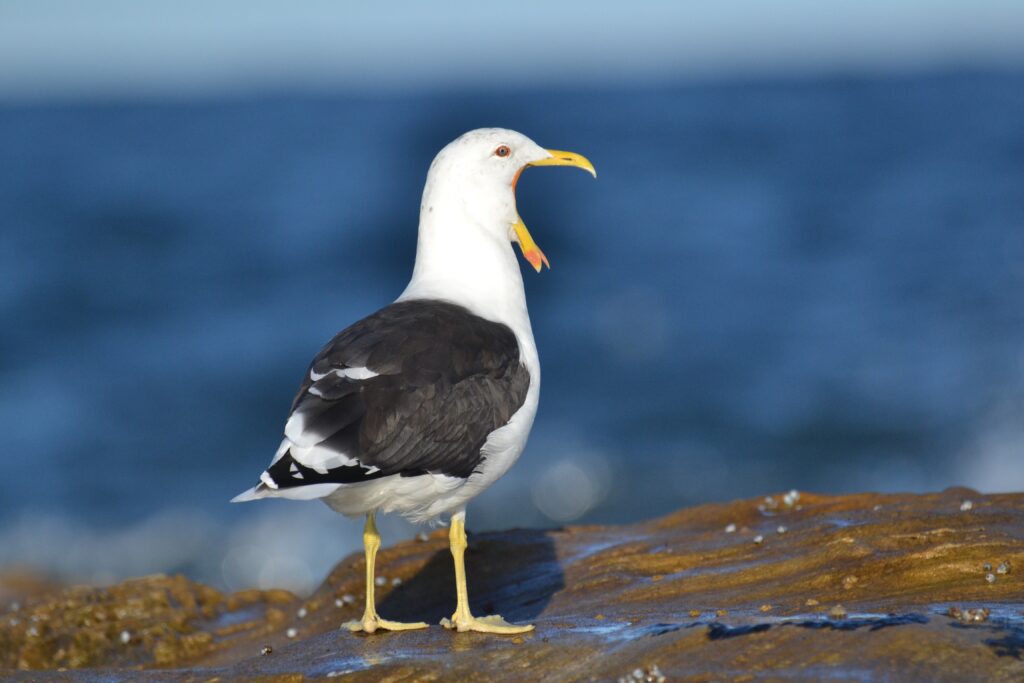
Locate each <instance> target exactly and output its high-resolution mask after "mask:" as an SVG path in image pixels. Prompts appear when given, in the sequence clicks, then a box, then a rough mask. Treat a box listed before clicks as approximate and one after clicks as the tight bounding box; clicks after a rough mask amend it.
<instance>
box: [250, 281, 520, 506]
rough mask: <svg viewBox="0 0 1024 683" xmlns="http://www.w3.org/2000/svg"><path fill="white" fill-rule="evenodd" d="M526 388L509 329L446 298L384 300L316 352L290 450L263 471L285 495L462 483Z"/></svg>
mask: <svg viewBox="0 0 1024 683" xmlns="http://www.w3.org/2000/svg"><path fill="white" fill-rule="evenodd" d="M529 384H530V376H529V372H528V371H527V369H526V367H525V366H524V365H523V364H522V362H521V361H520V358H519V344H518V342H517V341H516V337H515V334H514V333H513V332H512V330H511V329H509V327H508V326H506V325H503V324H501V323H496V322H493V321H489V320H485V319H483V318H480V317H479V316H476V315H474V314H472V313H470V312H469V311H468V310H466V309H465V308H463V307H461V306H457V305H455V304H451V303H447V302H443V301H434V300H416V301H404V302H400V303H395V304H392V305H390V306H388V307H386V308H383V309H381V310H380V311H378V312H377V313H374V314H373V315H371V316H369V317H368V318H364V319H363V320H361V321H359V322H358V323H356V324H354V325H352V326H351V327H349V328H347V329H345V330H344V331H342V332H340V333H339V334H338V335H337V336H335V337H334V339H332V340H331V342H330V343H329V344H327V346H325V347H324V348H323V349H321V351H320V353H318V354H317V356H316V358H315V359H314V360H313V363H312V364H311V365H310V368H309V372H308V373H307V376H306V379H305V381H304V382H303V384H302V387H301V388H300V389H299V393H298V395H297V396H296V397H295V401H294V403H293V404H292V413H291V417H290V418H289V421H288V426H287V427H286V431H285V433H286V435H287V437H288V438H287V441H286V446H287V447H286V448H285V449H284V450H283V451H282V452H281V455H280V457H279V458H277V459H276V460H275V461H274V463H273V464H272V465H271V467H270V468H269V469H268V470H267V472H268V474H269V475H270V477H271V479H272V480H273V481H274V483H276V484H277V485H278V486H279V487H282V488H287V487H292V486H303V485H309V484H319V483H328V482H333V483H354V482H358V481H366V480H368V479H373V478H377V477H382V476H387V475H392V474H400V475H403V476H415V475H420V474H426V473H433V474H446V475H449V476H453V477H468V476H469V475H470V474H472V473H473V472H474V471H476V470H477V469H478V467H479V466H480V463H481V461H482V457H483V456H482V455H481V453H480V449H481V448H482V447H483V445H484V442H485V441H486V440H487V437H488V435H490V433H491V432H493V431H494V430H495V429H497V428H499V427H501V426H503V425H505V424H507V423H508V421H509V419H510V418H511V417H512V415H513V414H514V413H515V412H516V411H517V410H518V409H519V407H520V406H522V404H523V401H524V400H525V399H526V392H527V389H528V388H529ZM288 442H291V445H288Z"/></svg>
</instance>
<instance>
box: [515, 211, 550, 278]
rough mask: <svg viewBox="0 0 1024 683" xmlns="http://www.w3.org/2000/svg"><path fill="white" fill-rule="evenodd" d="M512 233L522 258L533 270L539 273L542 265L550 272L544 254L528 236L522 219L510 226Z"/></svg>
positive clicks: (528, 233) (528, 232)
mask: <svg viewBox="0 0 1024 683" xmlns="http://www.w3.org/2000/svg"><path fill="white" fill-rule="evenodd" d="M512 231H513V233H514V235H515V240H514V241H515V242H516V243H517V244H518V245H519V249H520V250H522V252H523V258H525V259H526V260H527V261H529V262H530V265H531V266H533V269H534V270H535V271H537V272H538V273H539V272H540V270H541V265H542V264H543V265H545V266H547V267H548V269H549V270H550V268H551V264H550V263H548V257H547V256H545V255H544V252H543V251H541V250H540V247H538V246H537V243H536V242H534V241H533V237H532V236H531V235H530V231H529V230H527V229H526V224H525V223H523V219H522V218H520V219H519V220H517V221H516V222H515V223H513V224H512Z"/></svg>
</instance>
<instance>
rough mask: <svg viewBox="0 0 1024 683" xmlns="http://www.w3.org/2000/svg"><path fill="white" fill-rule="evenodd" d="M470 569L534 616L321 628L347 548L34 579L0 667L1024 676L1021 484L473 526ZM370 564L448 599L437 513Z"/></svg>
mask: <svg viewBox="0 0 1024 683" xmlns="http://www.w3.org/2000/svg"><path fill="white" fill-rule="evenodd" d="M1018 568H1019V569H1018ZM467 570H468V573H469V582H470V583H469V588H470V599H471V602H472V604H473V608H474V612H475V613H477V614H480V615H483V614H488V613H492V612H500V613H501V614H502V615H504V616H505V617H506V618H507V619H509V620H510V621H516V622H531V623H534V624H536V626H537V628H536V630H535V631H534V632H532V633H528V634H524V635H521V636H512V637H508V636H506V637H498V636H489V635H482V634H474V633H464V634H459V633H451V632H449V631H446V630H444V629H442V628H440V627H439V626H435V627H432V628H430V629H427V630H425V631H410V632H404V633H378V634H375V635H371V636H365V635H364V636H357V635H353V634H350V633H348V632H347V631H346V632H342V631H339V630H338V626H339V625H340V624H341V623H342V622H343V621H345V620H348V619H352V618H355V617H357V616H358V615H359V614H360V613H361V610H362V594H363V586H362V572H363V560H362V557H361V555H360V556H352V557H349V558H348V559H346V560H344V561H342V562H341V563H340V564H339V565H338V566H337V567H336V568H335V569H334V571H333V572H332V573H331V575H330V576H329V577H327V579H326V581H325V582H324V584H323V585H322V586H321V587H320V589H318V590H317V591H316V592H315V593H314V594H313V595H312V596H310V597H308V598H306V599H299V598H297V597H295V596H292V595H290V594H288V593H285V592H282V591H249V592H245V593H239V594H235V595H223V594H221V593H219V592H217V591H215V590H213V589H211V588H208V587H205V586H201V585H198V584H195V583H192V582H190V581H188V580H186V579H184V578H180V577H162V576H157V577H147V578H143V579H137V580H134V581H127V582H124V583H121V584H118V585H117V586H113V587H110V588H103V589H95V588H69V589H62V590H52V591H49V592H45V593H42V594H36V595H34V596H32V597H28V598H25V599H23V600H21V601H20V604H17V605H16V607H17V609H9V608H8V607H6V606H5V607H4V608H3V609H5V610H6V611H5V612H4V613H3V614H2V615H0V669H3V671H0V677H3V678H4V679H5V680H8V679H10V680H25V681H49V680H55V681H60V680H85V681H89V680H95V681H99V680H102V681H119V680H124V681H129V680H130V681H137V680H142V681H197V682H198V681H212V680H218V681H233V680H245V681H258V680H266V681H302V680H315V679H326V678H337V677H344V679H345V680H356V681H419V680H425V681H426V680H453V679H455V678H456V677H458V676H467V677H471V679H472V680H494V681H506V680H507V681H521V680H555V681H557V680H613V681H616V680H629V681H639V680H652V681H656V680H669V681H677V680H685V681H724V680H729V681H743V680H758V681H761V680H838V681H847V680H849V681H864V680H878V679H894V680H901V681H907V680H910V681H917V680H920V681H975V680H977V681H1021V680H1024V581H1022V574H1024V494H1006V495H991V496H982V495H979V494H978V493H976V492H973V491H968V490H964V489H951V490H948V491H944V492H942V493H937V494H930V495H874V494H862V495H853V496H837V497H826V496H817V495H811V494H806V493H805V494H802V495H801V494H795V493H788V494H785V493H784V494H780V495H776V496H771V497H769V498H766V499H758V500H747V501H737V502H734V503H729V504H720V505H703V506H700V507H695V508H689V509H684V510H680V511H679V512H677V513H674V514H672V515H669V516H667V517H664V518H661V519H657V520H653V521H651V522H647V523H642V524H635V525H624V526H608V527H597V526H591V527H569V528H565V529H559V530H550V531H533V530H514V531H508V532H500V533H485V534H472V533H471V534H470V545H469V551H468V553H467ZM378 574H379V576H382V577H384V582H383V586H381V587H379V588H378V595H379V611H380V613H381V615H382V616H384V617H385V618H389V619H399V620H409V621H411V620H426V621H428V622H431V623H435V624H436V623H437V622H438V621H439V620H440V619H441V618H442V617H445V616H450V614H451V612H452V610H453V609H454V605H455V595H454V585H453V570H452V566H451V559H450V556H449V554H448V549H447V537H446V534H445V531H444V530H439V531H437V532H434V533H433V534H431V535H429V536H427V537H425V539H424V540H413V541H409V542H406V543H402V544H399V545H398V546H396V547H394V548H389V549H387V550H384V551H382V552H381V554H380V556H379V559H378ZM125 633H127V634H128V635H127V637H125V635H124V634H125ZM61 668H63V669H64V670H63V671H61V670H60V669H61Z"/></svg>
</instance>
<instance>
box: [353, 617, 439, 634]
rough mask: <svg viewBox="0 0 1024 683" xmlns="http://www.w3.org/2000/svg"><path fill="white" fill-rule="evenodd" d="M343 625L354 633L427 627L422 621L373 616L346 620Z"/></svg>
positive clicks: (410, 629)
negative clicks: (391, 619) (389, 619)
mask: <svg viewBox="0 0 1024 683" xmlns="http://www.w3.org/2000/svg"><path fill="white" fill-rule="evenodd" d="M341 627H342V628H344V629H348V630H349V631H351V632H352V633H374V632H376V631H412V630H414V629H418V628H427V624H426V623H424V622H422V621H414V622H411V623H405V622H401V621H388V620H387V619H381V618H380V617H376V616H373V617H363V618H362V619H353V620H352V621H346V622H345V623H344V624H342V625H341Z"/></svg>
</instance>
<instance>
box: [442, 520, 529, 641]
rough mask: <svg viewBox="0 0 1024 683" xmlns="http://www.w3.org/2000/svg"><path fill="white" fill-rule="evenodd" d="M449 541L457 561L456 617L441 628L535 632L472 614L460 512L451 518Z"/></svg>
mask: <svg viewBox="0 0 1024 683" xmlns="http://www.w3.org/2000/svg"><path fill="white" fill-rule="evenodd" d="M448 541H449V543H450V544H451V548H452V558H453V559H454V560H455V594H456V606H455V614H453V615H452V618H451V619H442V620H441V625H442V626H444V627H445V628H447V629H455V630H456V631H479V632H480V633H506V634H508V633H526V632H527V631H532V630H533V625H532V624H527V625H525V626H516V625H515V624H510V623H508V622H507V621H505V620H504V619H502V618H501V617H500V616H498V615H497V614H495V615H493V616H489V617H474V616H473V615H472V614H470V612H469V591H468V590H467V589H466V562H465V556H466V513H465V512H459V513H456V514H455V515H454V516H453V517H452V523H451V526H450V528H449V530H448Z"/></svg>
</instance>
